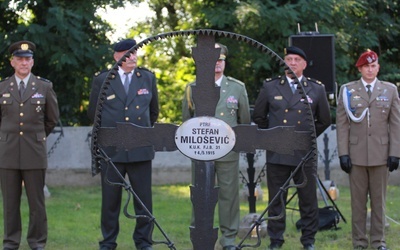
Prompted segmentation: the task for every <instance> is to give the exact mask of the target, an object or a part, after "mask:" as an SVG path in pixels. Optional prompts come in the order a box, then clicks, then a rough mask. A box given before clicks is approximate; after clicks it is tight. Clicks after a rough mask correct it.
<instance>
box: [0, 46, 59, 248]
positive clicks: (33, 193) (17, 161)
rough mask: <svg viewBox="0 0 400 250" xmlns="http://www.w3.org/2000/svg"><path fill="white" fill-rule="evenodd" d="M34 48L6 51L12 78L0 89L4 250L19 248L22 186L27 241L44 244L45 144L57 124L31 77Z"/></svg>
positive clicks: (50, 103)
mask: <svg viewBox="0 0 400 250" xmlns="http://www.w3.org/2000/svg"><path fill="white" fill-rule="evenodd" d="M35 48H36V46H35V44H34V43H32V42H30V41H19V42H16V43H13V44H12V45H11V46H10V47H9V52H10V53H11V66H12V67H13V68H14V72H15V73H14V75H12V76H11V77H9V78H6V79H5V80H4V81H2V82H1V83H0V107H1V109H0V182H1V193H2V195H3V210H4V239H3V247H4V250H10V249H18V248H19V245H20V242H21V233H22V226H21V214H20V204H21V193H22V183H24V186H25V192H26V195H27V197H28V205H29V227H28V233H27V241H28V244H29V247H30V248H31V249H34V250H41V249H44V248H45V246H46V242H47V216H46V207H45V197H44V191H43V188H44V186H45V175H46V168H47V149H46V138H47V136H48V135H49V134H50V132H51V131H52V130H53V128H54V127H55V126H56V124H57V121H58V118H59V110H58V103H57V97H56V94H55V93H54V90H53V84H52V83H51V82H50V81H48V80H46V79H43V78H40V77H38V76H35V75H33V74H32V73H31V70H32V67H33V65H34V60H33V52H34V50H35Z"/></svg>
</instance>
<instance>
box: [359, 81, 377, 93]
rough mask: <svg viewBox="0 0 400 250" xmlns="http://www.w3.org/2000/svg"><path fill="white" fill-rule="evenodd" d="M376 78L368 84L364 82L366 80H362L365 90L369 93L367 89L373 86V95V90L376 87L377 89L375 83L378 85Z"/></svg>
mask: <svg viewBox="0 0 400 250" xmlns="http://www.w3.org/2000/svg"><path fill="white" fill-rule="evenodd" d="M376 80H377V79H376V77H375V79H374V80H373V81H372V82H371V83H366V82H365V81H364V79H362V78H361V82H362V83H363V84H364V88H365V91H367V92H368V88H367V85H371V88H370V89H371V93H372V90H373V89H374V87H375V83H376Z"/></svg>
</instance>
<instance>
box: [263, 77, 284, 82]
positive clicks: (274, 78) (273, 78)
mask: <svg viewBox="0 0 400 250" xmlns="http://www.w3.org/2000/svg"><path fill="white" fill-rule="evenodd" d="M280 78H281V76H275V77H272V78H265V80H264V82H270V81H273V80H276V79H280Z"/></svg>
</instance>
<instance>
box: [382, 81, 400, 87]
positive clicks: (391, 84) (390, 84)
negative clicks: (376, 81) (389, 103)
mask: <svg viewBox="0 0 400 250" xmlns="http://www.w3.org/2000/svg"><path fill="white" fill-rule="evenodd" d="M381 83H382V84H383V85H387V86H389V87H395V88H397V86H396V84H394V83H392V82H386V81H381Z"/></svg>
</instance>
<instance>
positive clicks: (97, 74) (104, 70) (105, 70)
mask: <svg viewBox="0 0 400 250" xmlns="http://www.w3.org/2000/svg"><path fill="white" fill-rule="evenodd" d="M108 71H109V70H108V69H103V70H101V71H97V72H96V73H94V76H99V75H101V74H103V73H105V72H108Z"/></svg>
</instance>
